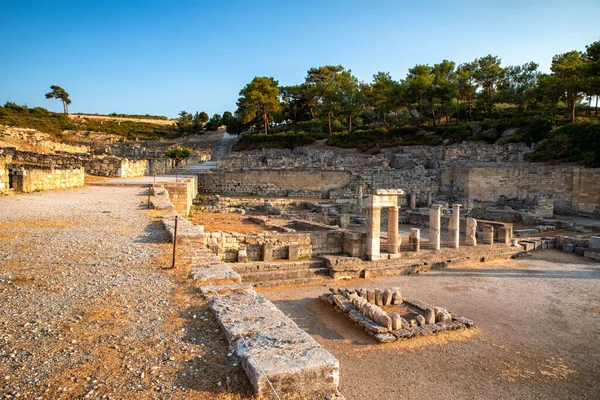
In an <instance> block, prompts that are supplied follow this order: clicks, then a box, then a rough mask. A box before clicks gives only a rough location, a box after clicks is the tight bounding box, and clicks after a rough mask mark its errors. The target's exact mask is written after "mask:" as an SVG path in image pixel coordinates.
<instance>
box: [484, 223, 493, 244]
mask: <svg viewBox="0 0 600 400" xmlns="http://www.w3.org/2000/svg"><path fill="white" fill-rule="evenodd" d="M482 228H483V244H494V227H493V226H492V225H488V224H485V225H483V227H482Z"/></svg>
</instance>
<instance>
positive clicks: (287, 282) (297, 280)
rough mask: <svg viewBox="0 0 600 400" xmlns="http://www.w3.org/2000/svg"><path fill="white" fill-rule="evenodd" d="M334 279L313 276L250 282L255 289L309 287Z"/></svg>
mask: <svg viewBox="0 0 600 400" xmlns="http://www.w3.org/2000/svg"><path fill="white" fill-rule="evenodd" d="M331 279H332V278H330V277H328V276H325V275H322V276H312V277H309V278H295V279H279V280H273V281H262V282H249V281H248V282H249V283H251V284H252V285H253V286H254V287H271V286H288V285H294V286H296V285H307V284H317V283H321V282H326V281H329V280H331Z"/></svg>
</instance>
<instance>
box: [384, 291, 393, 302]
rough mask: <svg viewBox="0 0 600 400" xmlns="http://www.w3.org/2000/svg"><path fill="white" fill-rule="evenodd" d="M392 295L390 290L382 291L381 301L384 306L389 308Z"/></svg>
mask: <svg viewBox="0 0 600 400" xmlns="http://www.w3.org/2000/svg"><path fill="white" fill-rule="evenodd" d="M392 295H393V293H392V291H391V290H390V289H385V290H384V291H383V298H382V300H383V305H384V306H389V305H391V304H392Z"/></svg>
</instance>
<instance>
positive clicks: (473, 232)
mask: <svg viewBox="0 0 600 400" xmlns="http://www.w3.org/2000/svg"><path fill="white" fill-rule="evenodd" d="M466 237H467V246H477V220H476V219H475V218H467V229H466Z"/></svg>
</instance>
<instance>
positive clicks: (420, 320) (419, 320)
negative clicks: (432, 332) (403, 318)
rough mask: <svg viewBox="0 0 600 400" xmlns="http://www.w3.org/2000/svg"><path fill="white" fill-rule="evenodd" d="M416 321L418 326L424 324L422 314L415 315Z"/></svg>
mask: <svg viewBox="0 0 600 400" xmlns="http://www.w3.org/2000/svg"><path fill="white" fill-rule="evenodd" d="M417 323H418V324H419V326H423V325H425V317H423V316H422V315H417Z"/></svg>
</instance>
